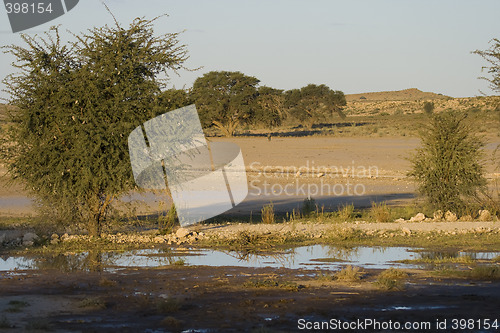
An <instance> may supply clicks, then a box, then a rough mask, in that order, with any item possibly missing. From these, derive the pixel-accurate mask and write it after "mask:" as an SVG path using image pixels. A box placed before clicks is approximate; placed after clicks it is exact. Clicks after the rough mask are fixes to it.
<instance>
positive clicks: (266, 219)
mask: <svg viewBox="0 0 500 333" xmlns="http://www.w3.org/2000/svg"><path fill="white" fill-rule="evenodd" d="M260 212H261V216H262V223H265V224H274V222H275V215H274V205H273V204H272V203H270V204H268V205H265V206H264V207H262V210H261V211H260Z"/></svg>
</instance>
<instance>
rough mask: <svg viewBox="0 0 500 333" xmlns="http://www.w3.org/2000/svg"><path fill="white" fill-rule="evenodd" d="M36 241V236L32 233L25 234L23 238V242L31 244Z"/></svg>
mask: <svg viewBox="0 0 500 333" xmlns="http://www.w3.org/2000/svg"><path fill="white" fill-rule="evenodd" d="M37 239H38V236H37V234H35V233H34V232H27V233H25V234H24V236H23V242H33V241H36V240H37Z"/></svg>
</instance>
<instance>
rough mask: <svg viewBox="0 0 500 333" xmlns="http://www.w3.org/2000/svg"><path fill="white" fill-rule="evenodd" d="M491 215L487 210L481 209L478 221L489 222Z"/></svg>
mask: <svg viewBox="0 0 500 333" xmlns="http://www.w3.org/2000/svg"><path fill="white" fill-rule="evenodd" d="M491 220H492V218H491V213H490V211H489V210H486V209H482V210H480V211H479V221H481V222H486V221H491Z"/></svg>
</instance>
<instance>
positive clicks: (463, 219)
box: [460, 215, 473, 222]
mask: <svg viewBox="0 0 500 333" xmlns="http://www.w3.org/2000/svg"><path fill="white" fill-rule="evenodd" d="M460 221H463V222H470V221H473V218H472V216H470V215H464V216H462V217H461V218H460Z"/></svg>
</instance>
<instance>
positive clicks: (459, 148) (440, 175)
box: [408, 112, 486, 212]
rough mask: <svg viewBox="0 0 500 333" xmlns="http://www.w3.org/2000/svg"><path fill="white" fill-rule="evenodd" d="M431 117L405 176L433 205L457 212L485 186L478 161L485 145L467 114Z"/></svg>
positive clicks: (435, 115)
mask: <svg viewBox="0 0 500 333" xmlns="http://www.w3.org/2000/svg"><path fill="white" fill-rule="evenodd" d="M431 117H432V121H431V122H430V124H428V125H426V126H425V127H424V128H423V130H422V131H421V133H420V139H421V141H422V147H421V148H419V149H417V151H416V152H415V154H414V155H413V156H412V158H411V162H412V164H413V166H412V170H411V172H409V173H408V175H409V176H410V177H413V178H414V179H415V180H416V181H417V183H418V189H419V191H420V193H421V194H423V195H424V196H425V197H426V198H427V200H428V202H429V203H430V204H431V205H432V206H433V207H434V208H437V209H441V210H443V211H446V210H451V211H455V212H457V211H460V210H463V209H464V208H466V207H467V206H468V204H469V203H470V200H473V199H477V198H478V193H479V192H480V191H482V190H483V189H484V187H485V185H486V179H485V178H484V169H483V166H482V165H481V164H480V162H479V161H480V159H481V148H482V147H483V145H484V144H483V142H482V141H481V140H480V139H479V138H478V137H476V135H475V134H474V129H473V127H472V126H471V124H468V123H467V122H466V118H467V115H466V114H460V113H457V112H443V113H437V114H434V115H432V116H431Z"/></svg>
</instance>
